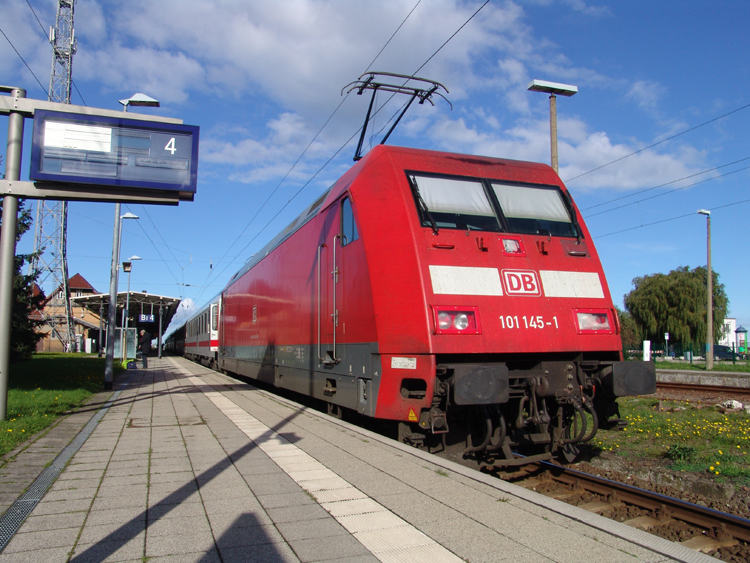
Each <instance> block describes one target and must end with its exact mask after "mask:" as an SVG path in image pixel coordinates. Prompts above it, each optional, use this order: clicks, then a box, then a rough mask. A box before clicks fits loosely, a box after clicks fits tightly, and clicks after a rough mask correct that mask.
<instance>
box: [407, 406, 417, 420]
mask: <svg viewBox="0 0 750 563" xmlns="http://www.w3.org/2000/svg"><path fill="white" fill-rule="evenodd" d="M409 421H410V422H416V421H417V415H416V413H415V412H414V409H409Z"/></svg>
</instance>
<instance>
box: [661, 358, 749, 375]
mask: <svg viewBox="0 0 750 563" xmlns="http://www.w3.org/2000/svg"><path fill="white" fill-rule="evenodd" d="M656 369H681V370H694V371H706V364H705V362H695V363H692V364H691V363H690V362H678V361H672V362H666V361H664V362H656ZM709 371H736V372H738V373H750V365H748V362H747V361H745V360H737V363H736V364H733V363H732V360H729V361H724V360H722V361H715V362H714V369H713V370H709Z"/></svg>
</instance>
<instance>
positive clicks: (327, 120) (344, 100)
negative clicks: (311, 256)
mask: <svg viewBox="0 0 750 563" xmlns="http://www.w3.org/2000/svg"><path fill="white" fill-rule="evenodd" d="M421 2H422V0H417V3H416V4H414V6H413V7H412V9H411V10H410V11H409V13H408V14H407V15H406V17H405V18H404V19H403V20H402V21H401V23H400V24H399V26H398V27H397V28H396V31H394V32H393V34H391V36H390V37H389V38H388V40H387V41H386V42H385V44H384V45H383V47H382V48H381V49H380V51H378V54H377V55H375V58H373V60H372V61H371V62H370V64H369V65H368V66H367V70H369V69H370V68H371V67H372V65H373V64H375V61H377V60H378V58H379V57H380V55H381V54H382V53H383V51H384V50H385V49H386V47H388V45H389V44H390V43H391V41H392V40H393V38H394V37H395V36H396V34H397V33H398V32H399V30H400V29H401V28H402V27H403V26H404V24H405V23H406V21H407V20H408V19H409V18H410V17H411V15H412V14H413V13H414V10H416V9H417V7H418V6H419V4H420V3H421ZM472 17H473V16H472ZM441 48H442V47H441ZM367 70H366V71H365V72H367ZM348 98H349V95H348V94H347V95H346V96H345V97H344V98H343V99H342V100H341V102H339V104H338V105H337V106H336V108H335V109H334V110H333V112H332V113H331V115H330V116H329V117H328V119H326V121H325V123H323V125H322V126H321V127H320V129H318V132H317V133H316V134H315V136H314V137H313V138H312V140H311V141H310V142H309V143H308V145H307V146H306V147H305V149H304V150H303V151H302V154H300V156H299V157H298V158H297V160H295V161H294V163H293V164H292V166H291V167H290V168H289V170H288V171H287V173H286V174H285V175H284V177H283V178H282V179H281V180H280V181H279V183H278V184H277V185H276V187H275V188H274V189H273V190H272V191H271V193H270V194H269V195H268V197H267V198H266V199H265V201H264V202H263V204H262V205H261V206H260V207H259V208H258V210H257V211H256V212H255V215H253V216H252V217H251V218H250V221H248V223H247V225H245V228H244V229H243V230H242V232H241V233H240V234H239V235H238V236H237V238H235V240H234V241H233V242H232V244H230V245H229V246H228V247H227V249H226V251H225V252H224V254H223V255H222V256H221V258H219V260H218V261H217V263H216V266H217V269H218V266H219V264H221V263H222V262H223V260H224V258H226V256H227V254H229V251H230V250H231V249H232V248H233V247H234V245H235V244H237V242H238V241H239V240H240V238H242V235H244V234H245V232H246V231H247V229H248V228H249V227H250V225H251V224H252V223H253V222H254V221H255V219H256V218H257V217H258V215H259V214H260V212H261V210H262V209H263V208H264V207H265V206H266V204H267V203H268V202H269V201H270V200H271V198H272V197H273V195H274V194H275V193H276V192H277V191H278V189H279V188H280V187H281V185H282V184H283V183H284V182H285V181H286V179H287V178H288V177H289V175H290V174H291V173H292V171H293V170H294V169H295V168H296V166H297V164H299V162H300V161H301V160H302V158H303V157H304V156H305V154H307V151H308V150H309V149H310V147H311V146H312V144H313V143H314V142H315V141H316V140H317V139H318V137H319V136H320V134H321V133H322V132H323V129H325V128H326V126H328V124H329V123H330V121H331V119H333V117H334V116H335V115H336V113H338V111H339V110H340V109H341V106H343V105H344V103H345V102H346V100H347V99H348ZM357 132H359V130H357ZM357 132H355V133H354V135H352V137H350V138H349V140H348V141H347V142H346V143H345V144H344V145H343V146H342V147H341V148H339V150H338V151H336V153H335V154H334V157H335V155H337V154H339V153H340V152H341V150H343V148H344V147H345V146H346V145H348V144H349V143H350V142H351V139H352V138H354V136H355V135H356V134H357ZM332 159H333V157H332V158H331V159H329V160H328V161H327V162H326V164H325V165H324V167H325V166H326V165H327V164H328V163H329V162H330V161H331V160H332ZM321 170H322V168H321V169H320V170H318V171H317V172H316V173H315V175H314V176H313V177H312V178H310V180H309V181H308V182H307V183H306V184H305V185H304V186H303V188H304V187H305V186H307V185H308V184H309V182H310V181H312V179H313V178H315V177H316V176H317V175H318V174H319V173H320V172H321ZM300 191H301V190H300ZM297 193H300V192H299V191H298V192H297ZM295 196H296V194H295ZM288 204H289V202H287V203H286V204H285V205H284V207H282V210H283V209H284V208H286V206H287V205H288ZM276 216H278V213H277V214H276V215H275V216H274V218H275V217H276ZM264 229H265V227H264ZM260 232H262V230H261V231H259V233H258V234H260ZM256 238H257V235H256V236H255V237H253V239H252V240H251V241H250V243H252V242H253V241H254V240H255V239H256ZM250 243H248V244H247V245H245V248H247V246H249V244H250ZM243 250H244V249H243ZM241 252H242V251H240V253H241ZM234 259H236V256H235V258H234ZM230 264H231V262H230ZM227 267H228V266H227ZM225 270H226V267H225V268H224V269H223V270H221V273H223V272H224V271H225ZM215 271H216V270H212V271H211V272H209V274H208V276H207V277H206V280H205V281H204V284H206V283H208V280H209V278H210V277H211V275H212V274H213V272H215ZM218 275H220V274H217V277H218ZM202 294H203V292H201V293H200V294H199V295H198V297H197V298H196V299H198V298H200V296H201V295H202Z"/></svg>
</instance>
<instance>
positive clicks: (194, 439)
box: [0, 358, 716, 563]
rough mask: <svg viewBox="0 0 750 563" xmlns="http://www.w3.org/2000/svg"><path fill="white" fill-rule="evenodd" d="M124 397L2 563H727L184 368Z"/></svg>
mask: <svg viewBox="0 0 750 563" xmlns="http://www.w3.org/2000/svg"><path fill="white" fill-rule="evenodd" d="M119 391H120V395H119V396H118V397H117V399H116V400H115V401H114V403H113V404H112V405H111V406H109V409H108V410H107V411H106V414H104V416H103V417H102V418H101V420H100V421H99V422H98V424H96V426H95V428H93V431H92V432H91V435H90V436H89V437H88V439H86V441H85V442H84V443H83V445H82V446H81V447H80V449H79V450H78V451H77V453H76V454H75V455H74V456H73V457H72V459H71V460H70V461H69V463H68V464H67V466H66V467H65V468H64V470H63V471H62V472H61V473H60V475H59V477H57V479H56V480H55V481H54V483H53V484H52V485H51V487H50V489H49V491H48V492H47V493H46V494H45V495H44V496H43V498H42V499H41V500H40V501H39V503H38V504H37V505H36V507H35V508H34V509H33V511H32V512H31V514H30V515H29V516H28V517H27V518H26V519H25V521H24V523H23V524H22V525H21V527H20V529H19V530H18V532H17V533H16V534H15V535H14V536H13V537H12V539H11V540H10V541H9V543H8V544H7V546H6V547H5V549H4V550H3V551H2V553H0V563H11V562H14V563H15V562H27V561H34V562H36V561H45V562H52V563H54V562H58V561H59V562H67V561H72V562H75V563H83V562H103V561H128V562H133V563H136V562H137V563H142V562H144V561H148V562H149V563H158V562H162V561H164V562H167V561H169V562H183V561H184V562H191V563H192V562H201V563H209V562H222V563H229V562H235V561H252V562H258V563H266V562H268V563H275V562H298V561H301V562H315V561H332V562H333V561H336V562H340V563H360V562H361V563H365V562H376V561H382V562H385V563H391V562H393V563H401V562H403V563H422V562H424V563H428V562H430V563H441V562H455V563H461V562H462V561H467V562H471V563H480V562H484V561H487V562H501V561H507V562H530V563H531V562H547V561H555V562H561V563H562V562H570V563H574V562H575V563H578V562H580V561H582V560H585V561H606V562H636V561H649V562H662V561H691V562H708V561H716V560H715V559H713V558H710V557H707V556H705V555H703V554H700V553H698V552H695V551H692V550H690V549H687V548H685V547H683V546H680V545H677V544H674V543H671V542H668V541H665V540H661V539H659V538H656V537H654V536H651V535H649V534H646V533H644V532H641V531H639V530H636V529H633V528H631V527H629V526H625V525H623V524H619V523H616V522H612V521H610V520H607V519H604V518H601V517H599V516H597V515H595V514H592V513H589V512H586V511H584V510H582V509H579V508H576V507H573V506H570V505H567V504H564V503H561V502H559V501H555V500H553V499H549V498H547V497H544V496H542V495H538V494H536V493H533V492H530V491H527V490H526V489H523V488H520V487H517V486H515V485H511V484H508V483H504V482H502V481H499V480H497V479H493V478H491V477H488V476H486V475H482V474H480V473H478V472H475V471H472V470H470V469H466V468H464V467H461V466H458V465H456V464H453V463H451V462H448V461H444V460H441V459H438V458H435V457H434V456H430V455H428V454H424V453H422V452H419V451H417V450H415V449H413V448H409V447H407V446H402V445H400V444H397V443H394V442H392V441H388V440H386V439H384V438H381V437H380V436H378V435H375V434H373V433H370V432H368V431H365V430H362V429H359V428H357V427H354V426H351V425H349V424H347V423H345V422H341V421H338V420H334V419H332V418H330V417H328V416H325V415H323V414H320V413H317V412H315V411H311V410H308V409H306V408H303V407H300V406H299V405H297V404H295V403H292V402H289V401H287V400H284V399H281V398H279V397H276V396H274V395H271V394H269V393H266V392H264V391H259V390H257V389H255V388H253V387H250V386H248V385H245V384H242V383H238V382H236V381H235V380H232V379H230V378H228V377H225V376H223V375H220V374H217V373H215V372H212V371H210V370H208V369H206V368H203V367H201V366H198V365H196V364H193V363H191V362H188V361H186V360H184V359H182V358H163V359H161V360H154V361H153V363H152V367H151V368H150V369H148V370H140V371H138V372H135V373H134V374H132V376H131V378H130V380H129V382H128V384H127V385H124V386H121V388H120V390H119ZM96 410H97V409H96V408H90V409H88V412H89V413H90V414H92V415H93V414H95V411H96ZM79 418H80V417H79ZM58 426H59V427H60V428H61V429H66V428H68V427H66V426H65V425H58ZM68 426H69V425H68ZM54 432H55V429H53V430H52V431H50V433H49V434H48V436H49V438H50V440H52V439H53V438H54V435H53V434H54ZM60 442H61V440H59V439H58V440H57V442H55V443H56V444H58V445H59V444H60ZM29 455H36V454H34V451H33V449H32V451H31V452H30V453H29ZM23 456H24V452H20V453H18V454H17V456H16V457H15V461H13V462H10V463H8V464H7V465H6V466H5V467H4V468H3V470H4V471H5V475H6V477H8V476H11V477H12V475H13V468H14V467H17V468H18V469H19V470H20V469H21V468H22V467H25V465H24V464H23ZM15 464H18V465H15ZM53 465H54V464H53ZM24 478H28V477H26V474H24ZM13 506H16V505H13ZM10 510H13V507H11V509H10Z"/></svg>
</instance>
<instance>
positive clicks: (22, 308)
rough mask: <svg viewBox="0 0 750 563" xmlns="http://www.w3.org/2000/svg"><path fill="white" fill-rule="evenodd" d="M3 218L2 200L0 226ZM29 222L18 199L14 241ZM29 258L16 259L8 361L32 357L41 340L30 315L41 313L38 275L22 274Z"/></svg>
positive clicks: (36, 321)
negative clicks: (37, 291) (36, 292)
mask: <svg viewBox="0 0 750 563" xmlns="http://www.w3.org/2000/svg"><path fill="white" fill-rule="evenodd" d="M0 163H2V157H0ZM3 177H4V175H3ZM2 216H3V200H2V199H0V227H2V223H3V219H2ZM32 223H33V220H32V217H31V210H30V209H28V208H27V207H26V202H25V201H24V200H19V202H18V225H17V228H16V242H18V241H19V240H20V239H21V236H23V234H24V233H25V232H26V231H28V230H29V229H30V228H31V225H32ZM0 236H2V234H0ZM31 258H32V255H31V254H19V255H17V256H16V257H15V273H14V275H13V307H12V310H11V333H10V361H11V362H15V361H19V360H24V359H29V358H31V354H32V353H33V352H34V350H36V344H37V342H39V340H40V339H41V338H42V335H41V334H39V333H37V332H36V330H35V329H36V327H37V326H39V325H40V324H41V321H40V320H36V319H35V318H34V317H33V316H32V314H33V313H34V312H35V311H39V310H41V308H42V301H43V299H44V296H43V295H42V294H37V295H34V282H36V278H37V275H38V274H37V273H33V274H32V275H28V276H25V275H23V274H22V273H21V270H22V268H23V265H24V263H27V262H28V261H30V260H31Z"/></svg>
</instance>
